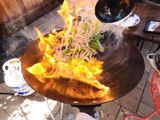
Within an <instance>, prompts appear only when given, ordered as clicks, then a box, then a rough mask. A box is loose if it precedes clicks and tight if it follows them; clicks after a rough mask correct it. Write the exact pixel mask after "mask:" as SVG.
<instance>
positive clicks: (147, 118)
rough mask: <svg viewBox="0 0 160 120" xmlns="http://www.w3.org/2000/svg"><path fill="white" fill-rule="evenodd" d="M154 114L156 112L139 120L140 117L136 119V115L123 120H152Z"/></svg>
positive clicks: (155, 112) (127, 116)
mask: <svg viewBox="0 0 160 120" xmlns="http://www.w3.org/2000/svg"><path fill="white" fill-rule="evenodd" d="M155 114H157V110H155V111H153V112H152V113H151V114H149V115H148V116H146V117H144V118H141V117H138V116H136V115H126V116H125V117H124V119H125V120H130V119H131V120H150V118H152V117H153V116H154V115H155Z"/></svg>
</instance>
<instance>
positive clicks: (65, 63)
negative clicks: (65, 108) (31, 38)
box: [27, 0, 109, 98]
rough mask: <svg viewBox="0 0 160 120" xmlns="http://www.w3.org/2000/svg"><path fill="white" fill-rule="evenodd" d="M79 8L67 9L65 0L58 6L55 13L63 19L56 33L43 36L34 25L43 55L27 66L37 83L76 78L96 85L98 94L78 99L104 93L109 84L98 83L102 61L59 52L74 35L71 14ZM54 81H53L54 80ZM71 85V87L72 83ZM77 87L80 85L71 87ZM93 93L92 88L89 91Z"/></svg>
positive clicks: (57, 87)
mask: <svg viewBox="0 0 160 120" xmlns="http://www.w3.org/2000/svg"><path fill="white" fill-rule="evenodd" d="M79 10H80V8H77V9H76V10H73V9H70V8H69V4H68V2H67V0H64V3H63V5H62V8H61V9H60V10H59V11H58V13H59V14H60V15H61V16H62V18H63V19H64V23H65V26H64V29H63V30H62V31H60V32H56V30H55V29H54V30H52V32H51V33H50V34H49V35H48V36H43V35H42V33H41V32H40V31H39V30H38V29H37V28H35V30H36V31H37V33H38V36H39V38H40V41H39V43H38V47H39V49H40V51H41V52H42V54H43V57H42V59H41V61H40V62H39V63H36V64H34V65H33V66H31V67H29V68H27V70H28V72H29V73H31V74H33V75H34V76H36V77H37V79H38V80H39V81H41V82H44V80H45V79H52V80H54V79H61V78H67V79H71V80H76V81H78V82H82V83H85V84H87V85H90V86H92V87H93V88H96V89H97V90H98V91H100V93H101V94H100V95H94V94H93V93H92V95H89V97H86V96H87V95H88V94H89V93H86V96H85V95H80V96H81V97H82V98H83V97H84V98H98V97H102V96H105V95H106V94H107V93H108V90H109V87H106V86H105V85H103V84H101V83H100V82H99V80H101V79H102V77H101V73H102V72H103V69H102V65H103V62H102V61H99V60H97V59H96V58H94V57H93V58H91V59H90V60H88V61H86V60H84V59H80V58H76V57H75V58H74V57H72V58H69V59H68V58H67V57H66V56H65V55H64V54H63V51H62V48H63V45H65V44H66V43H65V42H66V41H65V40H66V39H67V40H72V39H74V37H75V34H76V30H75V24H77V23H74V24H73V21H74V19H75V18H76V17H74V16H72V14H73V11H75V14H78V11H79ZM55 84H56V82H55ZM52 87H54V88H53V89H56V90H57V91H58V92H59V93H60V94H64V95H70V96H72V97H76V96H77V97H78V96H79V95H76V96H75V95H74V94H72V93H71V91H72V90H70V91H68V92H65V93H64V92H61V90H59V89H60V87H59V86H56V85H55V86H52ZM72 87H73V88H74V86H72ZM74 89H80V88H74ZM92 92H93V91H92Z"/></svg>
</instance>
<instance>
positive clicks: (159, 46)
mask: <svg viewBox="0 0 160 120" xmlns="http://www.w3.org/2000/svg"><path fill="white" fill-rule="evenodd" d="M159 48H160V44H159V45H158V47H157V48H156V50H155V51H154V52H157V51H158V50H159Z"/></svg>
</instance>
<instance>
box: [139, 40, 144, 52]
mask: <svg viewBox="0 0 160 120" xmlns="http://www.w3.org/2000/svg"><path fill="white" fill-rule="evenodd" d="M143 45H144V40H143V41H142V43H141V45H140V48H139V49H140V51H141V50H142V47H143Z"/></svg>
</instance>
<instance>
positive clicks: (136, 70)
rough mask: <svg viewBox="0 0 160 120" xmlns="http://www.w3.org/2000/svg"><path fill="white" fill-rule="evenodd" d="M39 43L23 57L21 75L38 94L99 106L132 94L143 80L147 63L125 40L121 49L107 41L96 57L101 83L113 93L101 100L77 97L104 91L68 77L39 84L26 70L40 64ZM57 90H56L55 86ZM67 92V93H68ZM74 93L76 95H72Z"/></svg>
mask: <svg viewBox="0 0 160 120" xmlns="http://www.w3.org/2000/svg"><path fill="white" fill-rule="evenodd" d="M37 43H38V41H36V42H34V43H32V44H31V45H30V46H29V47H28V49H27V50H26V52H25V54H24V55H23V56H22V59H21V62H22V73H23V76H24V79H25V80H26V82H27V83H28V84H29V85H30V86H31V87H32V88H33V89H34V90H36V91H37V92H38V93H40V94H42V95H44V96H46V97H48V98H51V99H54V100H57V101H60V102H63V103H68V104H74V105H96V104H101V103H104V102H109V101H112V100H114V99H117V98H119V97H121V96H123V95H125V94H126V93H128V92H129V91H131V90H132V89H133V88H134V87H135V86H136V85H137V84H138V83H139V81H140V80H141V78H142V75H143V72H144V61H143V57H142V55H141V53H140V52H139V51H138V49H137V48H136V47H135V46H133V45H132V44H130V43H128V42H125V41H123V43H121V44H120V45H119V47H117V48H115V45H114V44H113V43H112V42H109V41H108V42H107V41H106V42H104V43H103V44H104V46H105V51H104V52H103V53H99V54H98V55H97V56H96V58H97V59H99V60H101V61H103V62H104V64H103V73H102V77H103V79H102V80H100V81H99V82H100V83H101V84H103V85H105V86H107V87H110V91H109V92H108V94H107V95H106V96H103V97H98V98H92V97H91V98H89V97H88V96H87V97H86V98H85V97H82V98H81V96H78V97H76V98H75V96H77V95H78V94H81V95H83V94H84V96H85V95H87V93H88V95H89V94H94V95H95V96H100V94H101V92H100V91H99V90H98V89H96V88H94V87H93V86H90V85H88V84H85V83H82V82H79V81H76V80H70V79H65V78H60V79H56V80H55V79H54V80H53V79H45V80H44V81H39V80H37V79H36V77H35V76H33V75H32V74H30V73H29V72H28V71H27V70H26V68H28V67H30V66H32V65H33V64H35V63H36V62H39V59H40V58H41V53H40V51H39V48H38V47H37ZM55 85H56V86H57V87H58V89H53V88H54V87H53V86H55ZM66 90H67V91H66ZM63 92H68V93H70V92H72V94H68V96H67V95H63V94H61V93H63ZM73 94H74V96H72V95H73Z"/></svg>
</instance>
